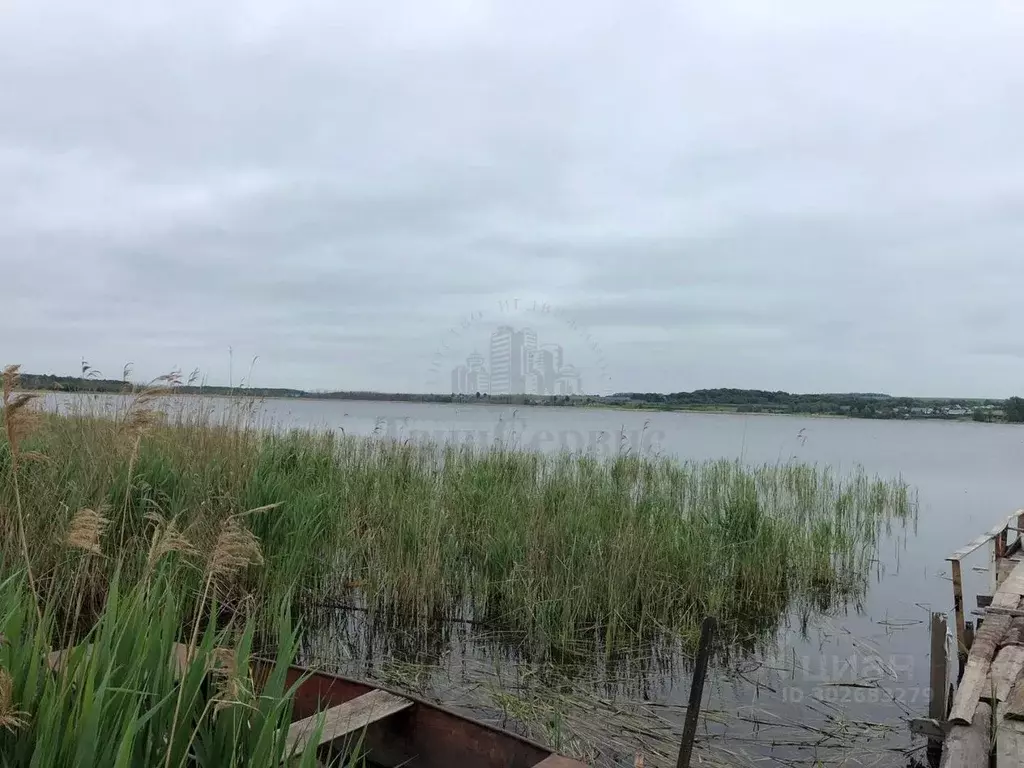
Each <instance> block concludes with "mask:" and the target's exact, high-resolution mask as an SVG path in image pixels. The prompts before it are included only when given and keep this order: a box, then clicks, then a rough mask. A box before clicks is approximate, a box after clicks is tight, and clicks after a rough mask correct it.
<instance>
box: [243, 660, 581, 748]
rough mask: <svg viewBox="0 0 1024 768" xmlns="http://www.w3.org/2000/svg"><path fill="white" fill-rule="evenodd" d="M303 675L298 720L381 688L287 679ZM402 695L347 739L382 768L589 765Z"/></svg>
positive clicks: (308, 674)
mask: <svg viewBox="0 0 1024 768" xmlns="http://www.w3.org/2000/svg"><path fill="white" fill-rule="evenodd" d="M264 670H265V671H269V665H266V666H264ZM254 672H256V670H255V669H254ZM257 674H258V672H257ZM300 680H301V681H302V682H301V683H300V685H299V688H298V690H297V692H296V695H295V703H294V712H293V720H296V721H298V720H302V719H304V718H307V717H311V716H315V715H316V714H317V713H318V712H321V711H324V710H326V709H329V708H331V707H337V706H339V705H341V704H345V703H346V702H350V701H353V700H355V699H357V698H358V697H360V696H363V695H365V694H368V693H371V692H372V691H375V690H381V689H380V688H379V687H376V686H371V685H367V684H366V683H361V682H358V681H356V680H349V679H347V678H344V677H338V676H335V675H329V674H324V673H319V672H312V671H309V670H306V669H302V668H300V667H290V668H289V670H288V677H287V681H288V685H289V686H290V685H293V684H295V683H296V682H298V681H300ZM395 693H397V692H395ZM398 695H400V696H403V697H405V698H406V699H409V700H410V701H412V702H413V706H411V707H409V708H408V709H405V710H403V711H401V712H398V713H397V714H394V715H391V716H389V717H386V718H383V719H381V720H379V721H377V722H374V723H372V724H371V725H369V726H367V727H366V728H365V730H363V731H362V732H360V733H359V734H358V735H357V736H355V737H348V739H347V741H348V747H349V748H356V747H357V748H358V750H359V752H360V753H361V754H363V755H364V756H365V757H366V759H367V760H369V762H370V763H371V764H372V765H375V766H380V768H392V767H395V768H397V767H398V766H409V768H453V767H454V768H531V767H532V766H541V765H543V768H585V766H584V764H583V763H580V762H577V761H575V760H570V759H568V758H564V757H561V756H558V755H555V754H553V753H552V752H551V751H550V750H548V749H545V748H544V747H542V746H541V745H539V744H536V743H534V742H532V741H529V740H528V739H524V738H522V737H520V736H516V735H515V734H512V733H508V732H507V731H503V730H501V729H499V728H494V727H492V726H490V725H487V724H486V723H482V722H479V721H476V720H473V719H472V718H469V717H463V716H462V715H458V714H456V713H454V712H451V711H449V710H447V709H444V708H443V707H438V706H436V705H433V704H430V703H428V702H426V701H423V700H421V699H417V698H416V697H412V696H409V695H408V694H404V693H400V694H398ZM339 741H340V740H339ZM334 746H336V747H337V746H344V745H338V744H336V745H334Z"/></svg>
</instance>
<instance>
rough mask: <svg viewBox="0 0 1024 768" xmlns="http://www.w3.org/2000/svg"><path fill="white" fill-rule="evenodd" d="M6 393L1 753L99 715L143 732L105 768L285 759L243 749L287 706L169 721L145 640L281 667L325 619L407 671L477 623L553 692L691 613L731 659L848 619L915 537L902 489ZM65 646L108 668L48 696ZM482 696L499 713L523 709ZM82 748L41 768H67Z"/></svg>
mask: <svg viewBox="0 0 1024 768" xmlns="http://www.w3.org/2000/svg"><path fill="white" fill-rule="evenodd" d="M15 374H16V371H15ZM8 379H9V381H8V382H7V386H6V388H5V395H4V403H5V405H4V422H5V425H6V427H5V437H4V438H0V534H2V537H0V578H2V579H5V580H6V581H3V582H0V612H2V613H0V620H4V621H5V622H7V624H5V625H4V626H7V627H9V628H8V629H3V628H0V632H3V633H4V634H5V635H7V636H8V637H12V636H19V637H21V638H23V642H21V643H18V644H15V643H8V644H5V643H3V642H0V668H2V669H3V670H6V673H3V674H6V675H7V676H6V677H2V676H0V682H4V681H5V680H10V681H11V682H10V684H7V683H6V682H5V683H4V685H6V686H7V687H6V688H5V687H3V686H0V709H2V708H3V707H4V706H7V704H6V703H9V706H8V707H7V709H8V710H9V711H10V715H9V716H10V718H12V719H11V720H9V723H8V726H6V730H5V726H4V725H0V754H8V752H7V751H5V745H7V744H11V745H12V747H11V748H12V749H15V750H17V749H21V750H23V751H22V752H21V753H18V754H28V752H27V751H25V750H28V747H27V746H25V745H27V744H31V743H37V742H38V739H39V738H40V736H41V734H43V733H46V732H50V731H48V730H46V729H49V728H50V727H51V726H52V727H53V728H57V726H58V723H59V724H60V728H62V729H64V730H67V729H68V728H70V727H72V726H70V725H69V724H70V723H75V724H76V725H75V726H73V727H74V728H79V727H80V725H81V723H83V722H92V721H89V720H88V718H89V717H93V718H98V721H97V722H98V724H97V725H96V728H98V729H99V730H95V731H94V732H90V733H92V734H93V735H91V736H89V737H88V738H90V739H101V740H102V741H103V746H104V748H105V749H107V748H108V747H111V748H112V745H113V744H115V743H117V744H120V743H119V742H116V739H114V737H113V736H109V737H108V734H115V733H118V734H120V733H129V732H130V733H134V734H136V736H135V737H133V740H131V744H130V745H129V746H125V747H124V749H125V750H127V752H124V753H122V752H121V751H120V749H121V747H120V746H118V750H119V751H117V752H116V753H112V754H108V753H107V752H104V753H103V754H104V755H105V757H111V758H112V760H111V762H109V763H104V764H119V765H120V764H123V765H156V763H154V762H152V760H151V755H150V753H148V752H145V750H146V749H151V748H152V744H154V743H156V744H160V743H171V742H175V739H178V738H181V734H182V733H183V732H185V731H187V732H188V733H189V734H190V736H189V740H187V741H186V742H185V746H184V747H183V750H184V751H179V752H178V753H175V754H177V755H178V756H179V757H182V760H185V759H188V760H192V761H196V760H199V763H198V764H200V765H204V764H208V765H213V764H217V765H220V764H224V765H233V764H237V765H241V764H253V765H261V764H263V762H265V761H271V762H273V761H274V760H280V758H281V755H280V753H279V751H278V746H279V745H278V744H277V742H275V741H274V740H273V739H272V738H270V736H267V737H266V738H267V739H270V741H269V742H268V741H267V740H266V739H264V738H263V737H262V736H261V737H259V738H257V737H256V736H255V734H270V733H271V732H272V731H273V732H275V733H276V732H277V731H275V730H274V729H275V728H279V726H280V724H281V723H284V722H287V715H288V711H289V709H290V705H289V692H288V691H285V690H276V689H267V694H266V701H264V699H263V697H260V698H259V700H258V703H257V702H256V701H255V700H246V701H245V702H242V700H241V699H239V702H241V703H239V704H238V706H237V707H236V708H235V709H231V705H229V706H227V707H224V706H221V705H220V703H219V702H221V700H220V699H217V698H216V697H215V696H214V694H206V693H201V694H196V696H197V698H195V700H194V701H192V699H190V701H191V702H192V706H191V708H189V709H187V712H188V713H189V714H188V715H187V716H186V715H184V714H182V710H183V708H182V706H180V705H179V706H175V707H174V708H173V709H171V710H170V711H169V710H168V707H167V701H168V699H167V696H169V695H171V694H170V693H169V689H168V686H169V685H171V683H170V682H169V680H170V678H168V673H167V670H166V669H165V667H166V664H163V666H161V663H160V662H159V659H161V658H163V659H166V657H167V656H166V653H165V651H167V650H168V648H169V646H168V648H164V647H163V645H161V644H162V643H163V644H166V643H169V642H173V641H174V639H171V638H172V636H173V638H175V639H177V640H184V641H186V642H188V643H189V644H190V645H191V646H193V647H194V648H197V649H206V650H205V651H202V652H201V653H200V655H199V657H198V660H197V661H196V664H197V665H198V667H197V669H202V670H205V673H207V674H208V673H209V672H210V671H211V670H212V669H213V666H212V665H213V664H214V662H213V661H211V659H212V658H213V656H215V655H216V654H214V649H215V648H221V647H233V648H237V649H240V650H239V653H241V654H242V656H244V655H245V654H247V653H249V652H250V650H251V645H252V642H253V639H254V638H257V637H258V638H261V639H262V640H263V642H264V643H265V644H266V645H267V646H268V647H271V648H274V649H276V651H277V652H278V653H279V654H280V660H281V661H282V662H286V661H290V660H291V659H292V658H294V656H295V654H296V653H297V652H299V650H300V649H301V648H303V647H304V644H305V646H307V647H308V638H310V637H312V636H313V635H314V634H315V632H316V628H317V625H318V624H321V625H322V624H323V622H324V620H325V616H332V617H336V615H337V613H338V609H339V608H340V609H342V611H343V612H347V613H349V614H351V613H357V614H359V615H360V616H362V617H365V618H366V619H367V620H368V625H369V626H371V627H374V628H375V629H374V630H373V632H374V633H376V634H377V635H379V636H385V637H391V638H392V641H394V642H393V643H392V644H394V643H398V644H401V643H400V640H401V638H402V637H415V638H416V642H415V643H414V645H415V646H416V648H417V651H416V652H417V653H422V649H423V648H424V647H425V646H430V647H431V648H432V649H433V652H434V653H436V654H437V655H438V656H441V655H444V654H445V653H447V652H449V650H450V649H449V648H447V647H446V640H445V638H447V637H450V635H451V633H450V628H451V627H452V626H456V625H457V626H471V627H473V628H475V629H476V630H479V631H482V632H486V633H488V634H490V635H491V636H493V637H495V638H499V640H498V642H499V643H504V644H506V645H507V649H508V652H509V654H511V655H515V656H516V657H517V658H522V659H527V660H529V663H530V664H536V663H540V664H543V665H548V666H551V665H554V666H556V667H557V668H558V669H560V670H562V671H563V672H565V671H566V670H569V669H571V667H572V665H581V664H582V665H587V664H602V663H603V664H606V665H608V664H614V663H616V662H617V661H621V660H623V659H625V660H626V663H632V661H631V659H633V660H635V659H640V660H641V661H643V660H645V659H651V658H664V659H673V660H675V659H684V660H685V659H686V658H687V657H688V655H689V654H690V652H691V651H692V650H693V646H694V644H695V642H696V638H697V636H698V634H699V624H700V621H701V620H702V619H703V617H704V616H706V615H714V616H716V617H717V618H718V620H719V624H720V626H721V627H722V628H723V637H722V640H721V645H722V649H721V652H722V653H723V654H730V653H734V652H737V651H739V652H743V651H744V650H746V649H751V648H754V647H756V646H757V645H758V643H764V642H770V641H771V639H772V638H774V637H775V636H776V633H777V630H778V627H779V623H780V621H781V620H783V618H784V617H785V616H787V615H790V614H791V613H792V612H793V611H794V610H796V611H798V612H799V611H802V612H804V613H808V612H814V611H829V610H831V609H833V608H835V607H837V606H839V605H842V604H844V603H845V602H847V601H849V600H857V599H859V598H860V597H861V596H862V595H863V593H864V591H865V589H866V586H867V583H868V580H869V578H870V575H871V571H872V568H873V567H874V563H875V560H874V558H875V552H876V548H877V544H878V541H879V538H880V536H881V535H882V534H883V533H885V532H886V531H887V530H888V529H889V528H890V527H891V526H892V525H894V524H895V525H912V524H914V523H915V521H916V503H915V500H914V498H913V496H912V494H911V492H910V491H909V489H908V488H907V487H906V485H905V484H904V483H902V482H901V481H900V480H887V479H880V478H873V477H869V476H867V475H866V474H865V473H863V472H862V471H855V472H853V473H849V474H846V475H842V476H840V475H837V474H836V473H834V472H832V471H830V470H829V469H826V468H819V467H814V466H807V465H801V464H778V465H765V466H759V467H750V466H746V465H744V464H741V463H739V462H736V461H711V462H704V463H680V462H677V461H674V460H671V459H666V458H645V457H639V456H636V455H630V454H628V453H624V454H622V455H620V456H617V457H615V458H613V459H610V460H609V459H602V458H598V457H596V456H593V455H586V454H562V455H552V456H543V455H538V454H531V453H525V452H521V451H517V450H513V449H511V448H503V447H501V446H495V447H492V448H490V449H487V450H479V449H474V448H472V447H466V446H462V447H460V446H452V445H430V444H428V445H424V444H412V443H407V442H400V441H395V440H391V439H384V438H374V439H364V438H353V437H346V436H344V435H338V434H334V433H331V432H324V431H321V432H317V431H282V430H280V429H276V428H274V427H273V425H265V424H260V423H258V422H257V420H256V419H255V418H254V413H255V412H256V411H255V408H254V406H253V403H252V401H247V400H243V401H241V405H240V406H239V405H238V404H237V403H236V404H235V406H234V407H231V408H229V409H227V410H222V411H221V412H220V414H219V415H214V414H213V412H212V411H211V409H210V408H209V407H208V406H207V405H206V404H205V403H204V402H203V401H202V400H199V399H195V398H179V397H174V396H173V385H174V384H175V382H174V381H173V380H167V381H163V382H157V383H156V385H155V386H152V387H147V388H143V389H140V390H136V391H133V392H132V393H131V394H129V395H126V396H125V397H123V398H117V399H114V400H111V399H102V400H100V399H94V398H90V397H83V398H82V399H81V400H80V401H78V402H77V403H76V404H75V405H74V406H73V407H71V408H63V409H62V412H61V413H59V414H55V413H47V412H45V411H44V409H40V408H37V407H33V406H34V404H33V403H32V402H30V400H29V399H27V398H25V397H23V396H22V395H21V394H20V393H18V392H17V391H16V387H15V384H16V382H15V381H14V376H10V377H8ZM168 606H169V607H168ZM290 611H298V614H299V615H300V616H301V617H302V619H303V621H304V622H305V629H304V632H303V635H302V636H301V637H300V636H298V635H295V634H293V633H292V630H291V625H290V622H289V621H288V616H289V615H290V613H289V612H290ZM5 617H6V618H5ZM11 617H13V618H11ZM332 620H333V619H332ZM225 621H226V622H227V623H226V624H225ZM133 622H134V624H133ZM218 625H220V627H219V628H218ZM119 627H134V629H132V630H131V633H130V634H126V633H124V632H119V629H118V628H119ZM446 628H447V629H446ZM128 637H133V638H134V639H135V640H134V642H135V646H134V647H133V646H132V645H131V644H130V643H128V641H127V639H126V638H128ZM303 637H305V638H307V639H306V640H304V639H303ZM24 638H29V639H30V640H31V642H25V641H24ZM139 638H146V640H145V642H143V643H140V642H139V640H138V639H139ZM72 641H74V642H78V643H81V642H91V643H93V644H95V645H97V646H98V647H99V648H101V649H103V650H101V652H100V653H99V654H97V655H96V656H89V657H83V658H82V659H81V660H80V661H78V662H77V665H72V666H70V667H69V668H68V669H67V672H66V674H64V676H63V677H62V676H61V675H57V676H53V675H45V674H42V673H41V672H39V668H40V667H39V665H40V663H41V659H42V658H43V653H44V651H45V650H46V649H47V648H51V649H52V648H54V647H63V646H65V645H70V644H71V643H72ZM392 641H388V642H389V643H391V642H392ZM15 646H17V648H18V649H20V650H18V651H17V652H16V651H15V650H13V649H14V648H15ZM203 654H205V655H203ZM305 655H306V656H308V655H309V654H305ZM400 655H401V654H398V653H396V654H395V656H396V658H395V659H392V661H396V662H397V663H401V660H400V659H398V658H397V657H398V656H400ZM221 656H223V653H221ZM129 657H130V658H129ZM104 659H106V661H104ZM113 660H117V663H115V662H114V661H113ZM316 661H317V662H318V663H323V662H325V661H328V660H327V659H324V658H323V657H320V658H317V659H316ZM417 663H418V662H417ZM673 663H674V662H673ZM104 665H106V666H104ZM238 668H241V667H238ZM62 674H63V673H62ZM190 674H191V673H190ZM196 674H197V675H198V674H199V672H197V673H196ZM97 680H101V681H103V685H104V686H105V688H104V690H110V691H118V692H121V693H117V695H113V694H112V696H113V698H111V699H110V701H111V702H114V703H112V704H110V714H107V708H104V707H106V705H103V706H102V707H101V709H100V710H97V711H96V712H99V714H97V713H96V712H94V711H93V710H91V709H90V708H89V706H88V702H86V701H85V699H84V698H83V696H84V695H85V694H83V691H85V690H87V689H88V685H92V684H93V683H94V682H95V681H97ZM40 681H42V682H40ZM54 681H56V682H54ZM243 683H244V681H243ZM83 686H86V687H83ZM89 690H91V689H89ZM204 690H205V689H204ZM238 690H240V691H242V692H245V691H250V692H251V689H250V688H247V687H246V685H245V684H242V685H241V687H240V688H239V689H238ZM8 691H9V693H8ZM131 691H134V692H135V693H125V692H131ZM140 691H145V692H146V693H145V694H144V695H143V694H141V693H139V692H140ZM204 696H205V698H204ZM495 696H496V699H497V700H500V701H501V702H504V703H503V704H502V706H503V707H504V708H509V709H515V708H516V706H517V705H516V703H515V700H514V698H510V696H514V693H510V692H508V691H505V692H501V691H497V692H496V693H495ZM58 700H59V701H58ZM5 702H6V703H5ZM55 702H56V703H55ZM196 708H198V709H196ZM5 711H6V710H5ZM197 712H198V713H205V714H203V715H202V716H199V715H197V714H196V713H197ZM231 712H234V713H235V714H230V713H231ZM243 712H244V713H245V714H244V715H243V714H242V713H243ZM224 713H228V714H224ZM22 715H24V717H22ZM2 717H3V713H2V712H0V718H2ZM82 718H85V719H84V720H83V719H82ZM548 719H550V718H548ZM143 722H144V723H145V725H143V724H140V723H143ZM574 727H575V728H576V730H580V729H579V728H578V727H576V726H574ZM125 729H127V730H125ZM161 729H163V730H161ZM168 729H170V731H168ZM557 730H558V729H557V728H556V731H557ZM52 732H63V731H52ZM534 735H538V734H537V733H534ZM78 738H79V737H78V736H71V735H69V736H68V739H69V741H68V746H66V747H61V748H60V749H65V750H70V751H65V752H60V753H59V754H58V753H54V758H53V759H54V762H52V764H54V765H62V764H66V765H77V764H78V763H76V762H75V759H76V758H74V757H73V756H69V755H73V753H74V754H77V750H79V749H86V748H87V747H83V746H81V744H80V741H76V739H78ZM82 738H86V737H82ZM126 738H127V737H126ZM3 739H6V740H7V741H6V742H5V741H3ZM154 739H155V741H154ZM253 739H256V740H255V741H253ZM139 740H141V741H139ZM549 740H550V739H549ZM556 741H557V740H556ZM175 743H177V742H175ZM146 744H148V745H150V746H149V747H147V746H145V745H146ZM211 744H212V745H214V746H212V747H211V746H208V745H211ZM140 745H142V746H140ZM139 750H142V751H141V752H140V751H139ZM202 750H211V751H209V752H207V753H203V754H209V755H211V756H215V757H216V759H217V760H222V761H223V762H204V761H203V760H202V759H199V758H197V757H196V755H197V754H198V752H201V751H202ZM573 751H575V750H573ZM15 753H16V752H10V754H15ZM123 755H127V757H123ZM184 755H188V757H187V758H186V757H183V756H184ZM175 759H177V758H175ZM210 759H211V760H212V759H214V758H213V757H211V758H210ZM118 761H121V762H118ZM125 761H126V762H125ZM232 761H234V762H232ZM261 761H263V762H261ZM10 764H12V765H21V764H27V763H25V762H24V761H14V762H12V763H10ZM82 764H88V763H82ZM96 764H97V765H98V764H99V763H96ZM173 764H180V763H175V762H171V763H168V764H167V765H168V766H169V765H173Z"/></svg>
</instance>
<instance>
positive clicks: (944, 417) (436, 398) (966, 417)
mask: <svg viewBox="0 0 1024 768" xmlns="http://www.w3.org/2000/svg"><path fill="white" fill-rule="evenodd" d="M119 383H120V382H119ZM27 391H30V392H32V393H33V394H37V395H40V396H45V395H83V396H88V395H108V396H109V395H130V394H131V393H132V391H139V389H136V390H126V389H125V388H124V385H123V384H122V387H121V389H119V390H117V391H111V390H105V389H99V388H96V389H39V388H34V389H29V390H27ZM170 394H171V395H173V396H175V397H207V398H218V399H241V398H248V399H254V400H281V401H295V400H304V401H315V402H331V401H335V402H382V403H418V404H424V405H458V406H503V407H506V408H515V407H520V408H522V407H530V408H591V409H601V410H614V411H627V412H634V413H694V414H715V415H721V416H801V417H811V418H828V419H863V420H875V421H943V422H960V423H962V422H974V423H996V424H999V423H1007V421H1006V419H1005V418H1001V417H1002V414H1001V413H1000V414H998V415H997V414H996V413H993V414H992V417H991V418H987V419H978V418H975V417H974V416H973V413H966V414H958V415H948V414H942V413H920V414H911V413H906V414H901V415H874V414H872V415H863V414H861V413H857V412H827V411H812V410H799V409H792V410H786V409H783V408H779V407H771V406H763V405H760V404H750V403H733V404H724V403H722V404H714V405H710V404H709V405H699V404H666V403H652V402H649V401H635V402H618V401H613V402H609V401H608V399H607V397H606V396H600V395H573V396H569V401H568V402H565V401H564V400H562V398H563V397H564V396H561V395H556V396H543V395H512V396H508V395H501V396H481V397H480V398H477V397H475V396H466V395H434V394H427V395H423V394H412V393H409V394H406V393H377V392H370V393H362V392H329V393H318V392H301V393H298V392H296V393H294V394H293V393H292V392H289V393H287V394H282V393H281V391H280V390H268V389H242V388H239V389H235V390H231V391H228V390H227V388H226V387H210V388H202V387H175V388H173V389H172V391H171V393H170ZM922 401H924V400H922ZM927 402H935V401H933V400H931V399H928V400H927ZM940 402H941V401H940ZM959 402H965V401H959ZM966 402H971V401H966ZM993 410H994V409H993Z"/></svg>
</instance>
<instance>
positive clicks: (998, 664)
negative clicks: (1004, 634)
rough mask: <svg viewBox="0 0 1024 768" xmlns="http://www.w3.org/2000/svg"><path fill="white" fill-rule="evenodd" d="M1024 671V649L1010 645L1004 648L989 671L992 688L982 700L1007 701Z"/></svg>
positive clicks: (984, 694)
mask: <svg viewBox="0 0 1024 768" xmlns="http://www.w3.org/2000/svg"><path fill="white" fill-rule="evenodd" d="M1022 670H1024V648H1022V647H1021V646H1019V645H1008V646H1006V647H1005V648H1003V649H1002V650H1001V651H999V653H997V654H996V658H995V661H993V662H992V667H991V669H990V670H989V675H990V676H991V678H992V687H991V689H990V690H986V691H985V692H984V693H982V699H983V700H984V699H985V698H986V697H988V699H989V700H990V701H991V698H992V697H993V696H995V700H996V701H1006V700H1007V699H1008V698H1009V697H1010V690H1011V689H1012V688H1013V686H1014V685H1016V683H1017V678H1018V677H1019V676H1020V673H1021V671H1022Z"/></svg>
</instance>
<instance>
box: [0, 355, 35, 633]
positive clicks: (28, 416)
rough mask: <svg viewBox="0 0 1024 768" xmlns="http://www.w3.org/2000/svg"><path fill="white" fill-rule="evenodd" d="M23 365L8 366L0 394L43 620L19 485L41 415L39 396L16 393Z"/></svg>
mask: <svg viewBox="0 0 1024 768" xmlns="http://www.w3.org/2000/svg"><path fill="white" fill-rule="evenodd" d="M20 369H21V366H19V365H8V366H7V367H6V368H4V370H3V374H2V375H0V395H2V402H3V421H4V431H5V432H6V433H7V443H8V445H9V446H10V450H11V486H12V487H13V488H14V504H15V509H16V510H17V513H18V539H19V541H20V543H21V554H22V557H23V558H24V559H25V572H26V573H27V574H28V583H29V587H30V588H31V589H32V595H33V596H34V597H35V602H36V611H37V613H38V614H39V618H40V619H42V618H43V609H42V608H41V607H40V606H39V590H38V589H37V588H36V580H35V576H34V575H33V574H32V557H31V556H30V554H29V550H28V536H27V534H26V532H25V528H26V525H25V510H24V509H23V507H22V504H21V488H20V487H19V483H18V458H19V454H20V451H21V441H22V440H24V439H25V438H26V437H28V436H29V435H30V434H31V433H32V430H33V429H35V426H36V424H38V422H39V418H40V417H39V413H38V412H37V411H35V410H33V409H31V408H28V407H27V406H28V405H29V403H31V402H32V400H33V399H35V395H33V394H30V393H27V392H16V391H15V390H17V388H18V385H19V384H20V381H21V376H20V373H19V371H20Z"/></svg>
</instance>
